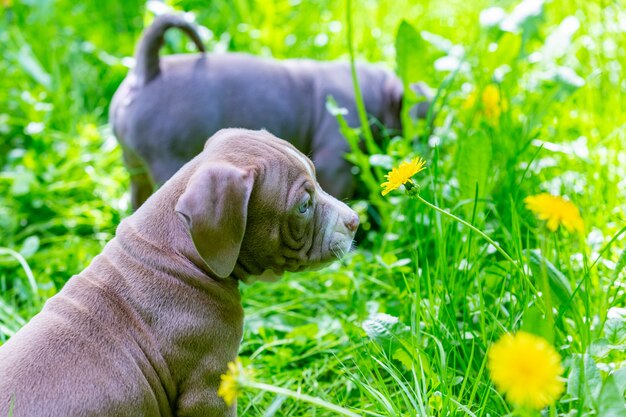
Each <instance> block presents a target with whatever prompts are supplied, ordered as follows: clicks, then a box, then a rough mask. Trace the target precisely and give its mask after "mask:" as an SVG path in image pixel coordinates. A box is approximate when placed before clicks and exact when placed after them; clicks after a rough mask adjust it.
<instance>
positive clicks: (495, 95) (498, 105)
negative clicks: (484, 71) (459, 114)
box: [463, 84, 509, 123]
mask: <svg viewBox="0 0 626 417" xmlns="http://www.w3.org/2000/svg"><path fill="white" fill-rule="evenodd" d="M477 96H478V93H477V92H476V91H474V92H472V93H471V94H470V95H469V96H468V97H467V98H466V99H465V102H464V103H463V108H464V109H472V108H474V106H475V105H476V99H477ZM508 108H509V105H508V103H507V101H506V100H505V99H503V98H502V97H501V96H500V89H499V88H498V87H497V86H496V85H495V84H489V85H488V86H486V87H485V88H484V89H483V91H482V94H481V95H480V111H481V112H482V113H483V114H484V115H485V117H486V118H487V119H488V120H489V121H491V122H492V123H497V121H498V119H500V114H501V113H502V112H503V111H506V110H507V109H508Z"/></svg>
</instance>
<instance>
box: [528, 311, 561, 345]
mask: <svg viewBox="0 0 626 417" xmlns="http://www.w3.org/2000/svg"><path fill="white" fill-rule="evenodd" d="M520 330H524V331H526V332H528V333H532V334H535V335H537V336H541V337H543V338H544V339H546V340H547V341H549V342H550V343H554V329H553V328H552V326H550V323H549V322H548V320H546V318H545V315H544V314H543V312H542V311H541V310H540V309H539V308H538V307H537V306H536V305H532V306H530V307H529V308H528V309H526V311H524V315H523V317H522V326H521V329H520Z"/></svg>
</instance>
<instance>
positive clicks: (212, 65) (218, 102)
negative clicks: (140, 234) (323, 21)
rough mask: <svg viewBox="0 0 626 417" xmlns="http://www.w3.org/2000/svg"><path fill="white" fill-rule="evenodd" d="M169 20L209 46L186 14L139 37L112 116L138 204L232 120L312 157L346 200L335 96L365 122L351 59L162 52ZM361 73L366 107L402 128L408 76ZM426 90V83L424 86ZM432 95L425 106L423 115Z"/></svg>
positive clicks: (162, 20)
mask: <svg viewBox="0 0 626 417" xmlns="http://www.w3.org/2000/svg"><path fill="white" fill-rule="evenodd" d="M170 27H178V28H180V29H182V30H184V31H185V32H186V33H187V34H188V35H189V36H190V37H191V38H192V40H193V41H194V42H195V44H196V45H197V47H198V48H199V49H200V50H201V51H203V50H204V49H203V46H202V43H201V42H200V40H199V38H198V36H197V34H196V33H195V30H194V28H193V26H191V25H190V24H189V23H187V22H186V21H185V20H184V19H182V18H181V17H178V16H172V15H164V16H160V17H158V18H157V19H156V20H155V22H154V23H153V24H152V26H150V27H149V28H148V29H147V30H146V32H145V34H144V35H143V37H142V39H141V40H140V42H139V45H138V48H137V53H136V66H135V68H134V69H133V70H132V71H131V73H130V74H129V76H128V77H127V78H126V79H125V80H124V82H123V83H122V85H121V86H120V88H119V89H118V91H117V92H116V94H115V96H114V98H113V102H112V104H111V111H110V121H111V125H112V127H113V130H114V133H115V135H116V137H117V139H118V140H119V141H120V143H121V144H122V147H123V149H124V156H125V160H126V164H127V166H128V168H129V170H130V171H131V178H132V181H131V185H132V203H133V206H135V207H138V206H139V205H141V203H142V202H143V201H144V200H145V198H147V196H148V195H150V194H151V193H152V191H153V189H154V187H155V185H160V184H161V183H163V182H164V181H165V180H167V179H168V178H169V177H170V176H171V175H172V174H173V173H174V172H176V170H177V169H178V168H180V167H181V166H182V165H183V164H184V163H185V162H187V161H188V160H190V159H191V158H192V157H193V156H195V155H196V154H197V153H198V152H199V151H200V150H201V149H202V145H203V143H204V139H205V138H206V137H208V136H210V135H212V134H213V133H215V132H216V131H217V130H219V129H221V128H225V127H242V128H247V129H266V130H268V131H270V132H272V133H273V134H275V135H277V136H278V137H281V138H285V139H287V140H288V141H290V142H291V143H292V144H293V145H295V146H296V147H297V148H298V149H299V150H300V151H302V152H303V153H305V154H307V155H311V158H312V159H313V162H314V163H315V166H316V167H317V171H318V179H319V181H320V184H321V185H322V188H324V189H325V190H327V191H328V192H329V193H330V194H332V195H334V196H335V197H337V198H344V197H348V196H350V195H351V194H352V192H353V189H354V179H353V176H352V174H351V172H350V165H349V163H348V162H347V161H345V159H344V154H345V153H346V152H347V151H348V150H349V146H348V144H347V142H346V140H345V139H344V138H343V137H342V135H341V133H340V132H339V125H338V123H337V121H336V119H335V117H334V116H333V115H331V114H329V113H328V111H327V110H326V106H325V103H326V99H327V97H328V96H332V97H333V98H334V99H335V100H336V101H337V103H338V105H339V106H340V107H344V108H346V109H347V110H348V114H347V115H346V116H345V117H346V121H347V122H348V124H349V125H350V126H358V125H359V120H358V115H357V110H356V104H355V98H354V90H353V84H352V78H351V71H350V66H349V65H348V64H347V63H340V62H317V61H313V60H298V59H291V60H285V61H276V60H271V59H264V58H259V57H255V56H252V55H246V54H239V53H227V54H196V55H190V54H187V55H174V56H168V57H164V58H162V59H159V56H158V51H159V47H160V46H161V45H162V43H163V36H164V33H165V31H166V30H167V29H168V28H170ZM357 74H358V78H359V83H360V86H361V90H362V95H363V101H364V104H365V107H366V110H367V112H368V113H369V114H370V115H371V116H373V117H375V118H376V119H378V120H379V121H380V122H382V123H383V124H385V126H387V127H388V128H393V129H400V127H401V123H400V110H401V105H402V96H403V86H402V82H401V81H400V80H399V79H398V78H397V77H396V76H395V75H394V74H393V73H391V72H390V71H387V70H385V69H382V68H380V67H378V66H374V65H368V64H360V65H358V66H357ZM419 88H420V89H421V92H422V93H423V94H427V92H426V88H425V87H424V86H419ZM427 109H428V103H427V102H425V103H423V105H420V106H419V107H418V108H416V110H415V111H416V112H417V113H419V114H420V115H421V116H423V115H424V114H425V113H426V112H427Z"/></svg>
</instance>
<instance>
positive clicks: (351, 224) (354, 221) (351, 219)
mask: <svg viewBox="0 0 626 417" xmlns="http://www.w3.org/2000/svg"><path fill="white" fill-rule="evenodd" d="M344 223H345V225H346V227H347V228H348V230H350V231H351V232H356V229H357V227H359V216H358V214H356V213H354V212H352V213H351V214H350V215H349V216H348V218H347V219H346V220H345V222H344Z"/></svg>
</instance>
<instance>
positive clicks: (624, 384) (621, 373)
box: [611, 367, 626, 393]
mask: <svg viewBox="0 0 626 417" xmlns="http://www.w3.org/2000/svg"><path fill="white" fill-rule="evenodd" d="M611 375H612V376H613V378H614V379H615V384H616V385H617V390H618V391H619V392H621V393H623V392H624V390H626V367H624V368H620V369H618V370H617V371H615V372H613V373H612V374H611Z"/></svg>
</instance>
